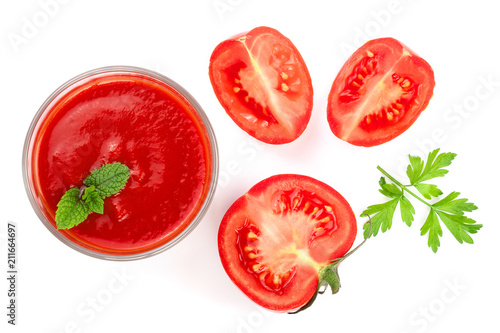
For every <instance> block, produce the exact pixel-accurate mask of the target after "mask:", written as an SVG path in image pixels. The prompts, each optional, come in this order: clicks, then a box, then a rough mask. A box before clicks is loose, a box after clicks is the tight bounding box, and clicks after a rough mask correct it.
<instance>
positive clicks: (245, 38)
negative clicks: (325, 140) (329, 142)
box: [209, 27, 313, 144]
mask: <svg viewBox="0 0 500 333" xmlns="http://www.w3.org/2000/svg"><path fill="white" fill-rule="evenodd" d="M209 76H210V81H211V82H212V87H213V89H214V92H215V95H216V96H217V98H218V99H219V102H220V103H221V105H222V106H223V107H224V109H225V110H226V112H227V114H228V115H229V116H230V117H231V118H232V119H233V120H234V122H235V123H236V124H237V125H238V126H239V127H241V128H242V129H243V130H244V131H246V132H247V133H248V134H250V135H251V136H253V137H255V138H256V139H258V140H260V141H263V142H266V143H271V144H283V143H288V142H291V141H293V140H295V139H297V138H298V137H299V136H300V134H302V132H304V130H305V129H306V126H307V123H308V122H309V119H310V117H311V110H312V105H313V88H312V83H311V77H310V76H309V71H308V70H307V67H306V64H305V62H304V60H303V59H302V57H301V55H300V53H299V51H298V50H297V48H295V46H294V45H293V44H292V42H291V41H290V40H289V39H288V38H286V37H285V36H283V35H282V34H281V33H280V32H278V31H277V30H275V29H272V28H268V27H258V28H255V29H253V30H251V31H250V32H247V33H245V34H240V35H237V36H235V37H233V38H231V39H228V40H225V41H223V42H222V43H220V44H219V45H218V46H217V47H216V48H215V50H214V51H213V53H212V56H211V58H210V67H209Z"/></svg>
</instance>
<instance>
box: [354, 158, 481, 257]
mask: <svg viewBox="0 0 500 333" xmlns="http://www.w3.org/2000/svg"><path fill="white" fill-rule="evenodd" d="M455 157H456V154H453V153H441V154H439V149H436V150H434V151H432V152H430V153H429V156H428V158H427V162H424V161H423V160H422V159H421V158H420V157H418V156H411V155H410V156H409V159H410V164H409V165H408V168H407V170H406V174H407V176H408V179H409V181H410V184H409V185H404V184H402V183H401V182H399V181H398V180H396V179H395V178H394V177H392V176H391V175H390V174H389V173H387V171H385V170H384V169H382V168H381V167H380V166H377V169H378V170H379V171H380V172H381V173H382V174H383V175H384V176H385V177H387V178H388V179H389V180H390V181H391V182H392V183H387V181H386V178H385V177H381V178H380V180H379V185H380V190H379V192H380V193H382V194H383V195H385V196H386V197H388V198H389V199H390V200H389V201H387V202H385V203H382V204H377V205H372V206H369V207H368V208H367V209H366V210H365V211H364V212H363V213H361V215H362V216H363V215H369V216H371V221H372V224H371V226H370V227H369V228H368V227H367V226H366V225H365V227H364V236H365V238H367V237H371V236H376V235H377V234H378V233H379V231H380V230H381V231H382V232H386V231H387V230H389V229H390V228H391V226H392V220H393V216H394V213H395V211H396V208H397V207H398V205H399V208H400V213H401V220H402V221H403V222H404V223H406V224H407V225H408V226H411V225H412V222H413V221H414V214H415V208H414V207H413V205H412V203H411V202H410V200H408V197H407V195H410V196H412V197H414V198H415V199H417V200H418V201H420V202H421V203H423V204H424V205H426V206H427V207H428V208H429V215H428V216H427V219H426V220H425V223H424V224H423V226H422V227H421V229H420V234H421V235H422V236H424V235H426V234H428V237H429V239H428V245H429V247H430V248H431V249H432V251H433V252H437V250H438V248H439V246H440V241H439V238H440V237H442V236H443V230H442V228H441V223H440V220H441V221H442V223H443V224H444V225H445V226H446V228H447V229H448V230H449V231H450V232H451V234H452V235H453V236H454V237H455V238H456V240H457V241H458V242H460V243H464V242H465V243H469V244H473V243H474V242H473V240H472V238H471V236H470V235H471V234H475V233H477V232H478V230H479V229H481V227H482V226H483V225H482V224H477V223H476V221H475V220H473V219H471V218H468V217H467V216H465V213H466V212H472V211H473V210H476V209H477V206H476V205H474V204H473V203H472V202H469V201H468V199H458V196H459V195H460V193H459V192H451V193H450V194H448V195H447V196H446V197H444V198H443V199H441V200H439V201H437V202H434V203H431V202H430V200H432V199H433V198H438V197H440V196H441V195H442V194H443V192H442V191H441V190H440V189H439V188H438V187H437V185H434V184H427V183H424V182H426V181H428V180H431V179H434V178H437V177H443V176H444V175H446V174H447V173H448V170H447V169H445V168H446V167H448V166H449V165H450V164H451V162H452V161H453V159H454V158H455ZM413 188H414V189H416V190H417V191H418V193H420V194H421V195H422V196H423V197H424V198H425V199H427V200H425V199H424V198H422V197H421V196H419V195H418V194H416V193H415V191H414V190H413Z"/></svg>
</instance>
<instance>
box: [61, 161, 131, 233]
mask: <svg viewBox="0 0 500 333" xmlns="http://www.w3.org/2000/svg"><path fill="white" fill-rule="evenodd" d="M129 176H130V170H129V168H128V167H127V166H126V165H124V164H121V163H118V162H117V163H113V164H105V165H103V166H102V167H100V168H99V169H97V170H94V171H93V172H91V173H90V175H89V176H88V177H87V178H85V180H84V181H83V182H84V184H85V185H83V186H82V187H81V188H77V187H73V188H71V189H69V190H68V191H66V193H65V194H64V195H63V196H62V198H61V200H60V201H59V203H58V204H57V211H56V216H55V220H56V226H57V229H70V228H73V227H74V226H77V225H78V224H80V223H82V222H83V221H85V220H86V219H87V217H88V216H89V214H90V213H91V212H95V213H99V214H103V213H104V200H103V199H105V198H107V197H109V196H111V195H114V194H116V193H118V192H119V191H120V190H121V189H122V188H123V187H124V186H125V184H126V183H127V181H128V178H129Z"/></svg>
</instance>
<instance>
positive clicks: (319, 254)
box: [218, 174, 357, 312]
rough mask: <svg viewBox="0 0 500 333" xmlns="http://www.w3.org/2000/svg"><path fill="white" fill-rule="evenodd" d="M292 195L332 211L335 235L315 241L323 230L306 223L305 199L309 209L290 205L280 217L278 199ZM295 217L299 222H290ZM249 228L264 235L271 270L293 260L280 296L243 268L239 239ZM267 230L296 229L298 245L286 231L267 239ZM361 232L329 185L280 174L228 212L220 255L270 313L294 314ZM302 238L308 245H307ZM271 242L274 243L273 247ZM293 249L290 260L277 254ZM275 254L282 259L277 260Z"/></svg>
mask: <svg viewBox="0 0 500 333" xmlns="http://www.w3.org/2000/svg"><path fill="white" fill-rule="evenodd" d="M298 191H299V192H298ZM300 191H302V192H300ZM291 192H293V193H305V194H304V198H306V197H307V198H309V199H310V200H316V201H315V203H316V205H320V203H322V204H328V207H331V210H330V211H331V214H332V216H334V220H335V224H336V226H335V227H332V228H331V231H330V232H329V234H325V235H322V236H318V237H316V238H314V233H313V232H311V230H317V229H311V228H313V227H310V225H311V220H307V221H309V222H308V223H306V221H305V220H303V216H304V215H303V213H302V210H303V211H304V212H305V211H306V209H303V208H302V207H304V205H307V202H309V201H307V202H305V199H304V202H305V204H304V202H302V203H300V204H297V207H298V208H296V209H295V210H293V209H292V208H291V205H290V209H289V210H288V211H287V212H285V213H283V212H282V213H281V214H284V215H280V214H277V213H276V209H277V208H276V207H279V206H278V205H276V200H274V199H275V198H278V197H279V195H278V196H277V194H280V193H281V194H283V193H285V194H286V193H291ZM292 197H293V195H292ZM273 198H274V199H273ZM311 202H313V201H311ZM313 206H314V204H313V205H312V206H310V208H309V212H311V211H313V209H312V207H313ZM306 207H307V206H306ZM273 209H274V213H273ZM326 213H328V212H327V211H324V212H323V213H322V214H323V215H321V217H322V216H325V215H324V214H326ZM295 217H296V219H295V220H294V222H285V221H290V219H293V218H295ZM248 223H252V224H254V225H255V226H256V228H258V229H260V230H261V231H262V233H261V234H260V235H258V237H259V240H260V238H262V239H263V240H262V242H263V243H259V244H258V245H255V246H256V248H258V250H257V254H259V253H260V254H261V255H262V256H263V257H264V259H267V262H268V263H267V265H268V266H271V265H272V263H276V262H278V263H279V264H280V265H286V264H287V261H289V263H288V264H290V265H292V266H293V267H294V268H293V274H292V275H293V276H292V277H291V278H289V280H288V282H287V284H286V285H285V286H284V287H283V288H281V290H280V293H278V292H276V291H273V290H270V289H269V288H265V285H264V284H263V283H262V281H260V280H259V278H258V277H257V276H256V275H255V274H252V272H251V270H250V269H249V267H244V265H243V261H242V256H244V255H245V254H244V253H242V252H241V251H240V249H239V248H238V240H239V237H240V236H241V232H240V231H241V230H242V228H243V227H244V225H246V224H248ZM287 223H289V224H287ZM294 223H296V224H294ZM280 225H281V226H280ZM280 228H281V229H280ZM308 228H309V229H308ZM266 229H270V230H285V231H286V230H288V229H291V230H293V232H291V235H293V241H292V242H291V243H289V242H288V241H289V240H291V239H292V238H289V237H288V235H287V234H286V232H283V233H276V234H273V235H274V236H275V237H267V238H266V237H265V235H264V233H265V230H266ZM325 229H326V227H325ZM356 229H357V227H356V219H355V216H354V213H353V212H352V209H351V207H350V206H349V203H348V202H347V201H346V200H345V199H344V198H343V197H342V196H341V195H340V194H339V193H338V192H337V191H335V190H334V189H333V188H331V187H330V186H329V185H327V184H325V183H323V182H320V181H318V180H316V179H314V178H311V177H308V176H302V175H294V174H283V175H276V176H272V177H269V178H267V179H264V180H263V181H261V182H259V183H257V184H256V185H254V186H253V187H252V188H251V189H250V190H249V191H248V192H247V193H246V194H244V195H243V196H241V197H240V198H239V199H237V200H236V201H235V202H234V203H233V204H232V205H231V207H230V208H229V209H228V210H227V212H226V214H225V215H224V217H223V219H222V222H221V225H220V227H219V234H218V248H219V255H220V258H221V262H222V265H223V267H224V269H225V271H226V273H227V274H228V276H229V278H230V279H231V280H232V281H233V283H234V284H236V286H238V287H239V289H240V290H241V291H243V292H244V293H245V294H246V295H247V296H248V297H249V298H250V299H252V300H253V301H254V302H255V303H257V304H259V305H260V306H262V307H264V308H267V309H269V310H273V311H278V312H290V311H293V310H296V309H299V308H301V307H302V306H304V305H305V304H306V303H307V302H308V301H309V300H310V299H311V298H312V297H313V295H314V294H315V292H316V288H317V285H318V274H319V270H320V269H321V268H322V267H324V266H326V265H328V264H329V263H330V262H331V260H333V259H336V258H339V257H341V256H343V255H344V254H345V253H347V251H348V250H349V249H350V248H351V246H352V244H353V242H354V239H355V236H356ZM312 238H314V239H313V241H312V242H308V241H311V239H312ZM277 239H279V241H277ZM301 239H303V240H305V242H303V243H301ZM266 242H267V243H266ZM270 243H272V244H271V245H269V244H270ZM267 245H269V246H271V250H269V251H267V252H266V251H265V248H266V246H267ZM291 245H292V246H291ZM287 249H294V250H296V249H298V250H297V251H295V252H294V251H288V252H290V253H291V254H290V255H289V256H288V257H279V256H278V255H277V253H285V252H287V251H286V250H287ZM274 254H276V257H274V256H273V255H274ZM266 256H267V258H266ZM283 258H285V259H283ZM263 262H265V261H263ZM269 262H270V264H269ZM281 277H282V276H281Z"/></svg>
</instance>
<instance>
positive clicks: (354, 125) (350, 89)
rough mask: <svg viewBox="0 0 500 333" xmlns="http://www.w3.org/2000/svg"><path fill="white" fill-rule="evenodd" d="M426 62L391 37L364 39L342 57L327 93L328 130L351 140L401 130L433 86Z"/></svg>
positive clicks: (370, 141)
mask: <svg viewBox="0 0 500 333" xmlns="http://www.w3.org/2000/svg"><path fill="white" fill-rule="evenodd" d="M434 85H435V82H434V72H433V71H432V68H431V66H430V65H429V64H428V63H427V62H426V61H425V60H424V59H422V58H420V57H419V56H418V55H416V54H415V53H414V52H412V51H411V50H410V49H409V48H408V47H406V46H405V45H403V44H402V43H400V42H399V41H397V40H395V39H393V38H381V39H375V40H372V41H369V42H367V43H366V44H364V45H363V46H362V47H360V48H359V49H358V50H357V51H356V52H354V54H353V55H352V56H351V57H350V58H349V59H348V60H347V62H346V63H345V64H344V66H343V67H342V69H341V70H340V72H339V74H338V75H337V77H336V78H335V81H334V82H333V85H332V88H331V91H330V94H329V96H328V108H327V116H328V123H329V124H330V128H331V129H332V131H333V133H334V134H335V135H336V136H337V137H339V138H340V139H342V140H345V141H347V142H349V143H352V144H354V145H357V146H367V147H369V146H376V145H379V144H382V143H384V142H387V141H389V140H392V139H393V138H395V137H396V136H398V135H400V134H401V133H403V132H404V131H406V130H407V129H408V128H409V127H410V126H411V125H412V124H413V123H414V122H415V120H416V119H417V118H418V116H419V115H420V113H421V112H422V111H423V110H424V109H425V108H426V107H427V105H428V104H429V100H430V99H431V97H432V92H433V89H434Z"/></svg>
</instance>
